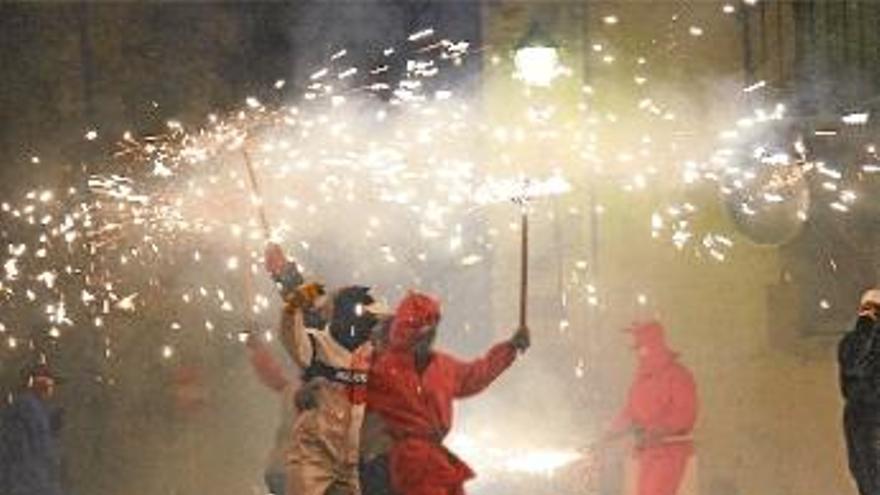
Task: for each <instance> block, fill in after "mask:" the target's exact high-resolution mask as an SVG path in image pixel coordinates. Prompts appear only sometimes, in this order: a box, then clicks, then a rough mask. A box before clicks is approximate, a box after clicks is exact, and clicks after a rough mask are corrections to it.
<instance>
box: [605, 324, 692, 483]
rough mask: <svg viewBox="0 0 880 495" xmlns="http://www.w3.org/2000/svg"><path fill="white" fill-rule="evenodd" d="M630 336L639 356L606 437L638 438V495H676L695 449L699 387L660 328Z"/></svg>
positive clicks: (640, 328)
mask: <svg viewBox="0 0 880 495" xmlns="http://www.w3.org/2000/svg"><path fill="white" fill-rule="evenodd" d="M628 331H630V332H631V333H632V336H633V342H634V346H633V347H634V348H635V350H636V351H637V352H638V360H639V362H638V369H637V370H636V375H635V378H634V381H633V383H632V385H631V386H630V389H629V394H628V397H627V402H626V406H625V407H624V408H623V410H622V411H621V412H620V413H619V414H618V415H617V417H616V418H615V420H614V421H613V423H612V426H611V429H610V432H609V433H608V434H607V436H608V437H613V436H616V435H620V434H622V433H626V432H633V433H634V434H635V435H636V446H635V452H634V456H635V459H636V461H637V464H638V475H637V480H636V487H637V494H638V495H675V493H676V492H677V491H678V488H679V485H680V484H681V481H682V477H683V476H684V472H685V467H686V466H687V463H688V460H689V458H690V457H691V455H693V450H694V446H693V440H692V437H691V432H692V430H693V428H694V423H695V422H696V418H697V394H696V385H695V383H694V379H693V376H692V375H691V372H690V371H688V369H687V368H685V367H684V366H683V365H682V364H681V363H679V362H678V358H677V355H676V354H675V353H674V352H672V351H671V350H669V348H668V347H667V346H666V339H665V337H664V330H663V326H662V325H661V324H660V323H658V322H656V321H650V322H645V323H636V324H634V325H633V326H631V327H630V328H629V329H628Z"/></svg>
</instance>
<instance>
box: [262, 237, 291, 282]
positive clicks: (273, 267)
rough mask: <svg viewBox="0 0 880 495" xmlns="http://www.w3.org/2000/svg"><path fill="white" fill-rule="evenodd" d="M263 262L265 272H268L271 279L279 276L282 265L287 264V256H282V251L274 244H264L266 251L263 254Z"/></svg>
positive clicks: (282, 268)
mask: <svg viewBox="0 0 880 495" xmlns="http://www.w3.org/2000/svg"><path fill="white" fill-rule="evenodd" d="M263 260H264V264H265V267H266V271H267V272H269V275H271V276H272V277H273V278H275V277H277V276H278V275H280V274H281V272H282V271H283V270H284V265H285V264H287V256H285V255H284V250H283V249H281V246H279V245H278V244H275V243H274V242H270V243H269V244H266V250H265V251H264V252H263Z"/></svg>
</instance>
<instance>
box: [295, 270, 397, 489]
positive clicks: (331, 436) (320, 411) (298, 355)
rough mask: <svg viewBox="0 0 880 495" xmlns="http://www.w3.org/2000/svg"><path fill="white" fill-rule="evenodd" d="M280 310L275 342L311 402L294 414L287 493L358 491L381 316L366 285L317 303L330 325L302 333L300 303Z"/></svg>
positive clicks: (302, 320)
mask: <svg viewBox="0 0 880 495" xmlns="http://www.w3.org/2000/svg"><path fill="white" fill-rule="evenodd" d="M303 292H305V293H308V292H311V293H312V294H313V295H311V296H309V295H305V296H303V297H298V298H294V299H293V300H291V301H289V302H288V304H287V308H286V309H285V313H284V319H283V323H282V328H283V330H282V332H283V335H282V339H283V342H284V343H285V347H286V348H287V350H288V352H289V353H290V355H291V357H293V360H294V361H295V362H296V364H297V365H299V366H300V367H301V368H302V369H303V370H304V376H303V383H304V385H303V390H306V391H307V393H304V394H302V395H303V396H308V397H311V398H313V399H310V401H312V400H313V404H311V407H308V408H307V409H305V410H302V411H300V412H299V414H298V416H297V418H296V419H295V421H294V424H293V428H292V432H291V447H290V451H289V453H288V456H287V490H286V492H287V493H290V494H296V495H325V494H333V495H335V494H345V495H349V494H351V495H356V494H358V493H359V492H360V487H359V483H358V451H359V437H360V431H361V424H362V422H363V418H364V409H365V405H366V392H367V390H366V381H367V372H368V370H369V366H370V361H371V355H372V343H371V342H370V341H369V338H370V333H371V330H372V327H373V326H375V325H376V323H377V322H378V319H379V314H378V313H379V312H380V311H381V310H380V309H379V308H378V305H377V304H376V301H375V300H374V299H373V297H372V296H370V294H369V289H368V288H366V287H357V286H355V287H346V288H343V289H340V290H339V291H337V293H336V294H334V295H333V296H332V297H331V298H330V300H329V301H328V302H327V303H325V305H324V306H323V309H324V314H325V317H326V319H327V320H328V321H329V324H327V325H326V327H324V328H309V327H308V326H307V325H306V322H305V319H304V312H303V308H302V307H301V306H300V302H297V300H298V301H302V300H306V299H309V298H313V297H314V296H315V295H316V294H317V291H311V290H310V289H308V287H304V288H303Z"/></svg>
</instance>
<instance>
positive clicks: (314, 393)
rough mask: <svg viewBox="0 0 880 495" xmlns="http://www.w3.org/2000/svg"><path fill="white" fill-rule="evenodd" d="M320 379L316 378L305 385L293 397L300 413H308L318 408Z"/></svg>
mask: <svg viewBox="0 0 880 495" xmlns="http://www.w3.org/2000/svg"><path fill="white" fill-rule="evenodd" d="M319 388H320V378H315V379H312V380H309V381H307V382H306V383H304V384H303V385H302V386H301V387H300V388H299V390H297V391H296V393H295V394H294V395H293V403H294V405H295V406H296V410H297V411H299V412H303V411H308V410H310V409H315V408H317V407H318V390H319Z"/></svg>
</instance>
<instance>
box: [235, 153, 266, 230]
mask: <svg viewBox="0 0 880 495" xmlns="http://www.w3.org/2000/svg"><path fill="white" fill-rule="evenodd" d="M241 154H242V155H243V156H244V166H245V168H246V169H247V172H248V178H249V179H250V184H251V192H252V193H253V194H254V196H256V197H257V199H258V201H259V202H258V203H257V215H258V216H259V217H260V226H261V227H262V228H263V236H264V237H265V238H266V240H267V241H268V240H269V235H270V234H271V229H270V228H269V220H268V218H267V217H266V210H265V208H263V194H262V192H261V191H260V183H259V182H257V173H256V171H255V170H254V164H253V163H252V162H251V157H250V155H249V154H248V152H247V150H246V149H244V148H242V149H241Z"/></svg>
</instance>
